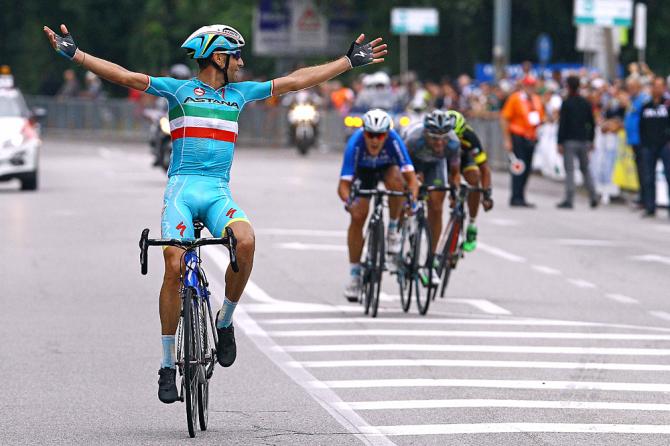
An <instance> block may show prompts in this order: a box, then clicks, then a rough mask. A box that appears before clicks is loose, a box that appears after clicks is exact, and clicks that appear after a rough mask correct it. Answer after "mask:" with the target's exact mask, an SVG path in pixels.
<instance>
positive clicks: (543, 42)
mask: <svg viewBox="0 0 670 446" xmlns="http://www.w3.org/2000/svg"><path fill="white" fill-rule="evenodd" d="M536 47H537V48H536V49H537V60H538V61H539V62H540V63H541V64H542V65H544V64H546V63H547V62H549V61H550V60H551V49H552V44H551V37H549V35H548V34H545V33H542V34H540V35H539V36H537V43H536Z"/></svg>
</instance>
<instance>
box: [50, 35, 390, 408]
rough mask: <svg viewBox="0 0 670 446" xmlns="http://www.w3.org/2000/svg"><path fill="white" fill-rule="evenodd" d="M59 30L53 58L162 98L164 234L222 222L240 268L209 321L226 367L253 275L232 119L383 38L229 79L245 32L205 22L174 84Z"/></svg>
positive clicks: (174, 301)
mask: <svg viewBox="0 0 670 446" xmlns="http://www.w3.org/2000/svg"><path fill="white" fill-rule="evenodd" d="M60 31H61V34H62V35H59V34H57V33H55V32H54V31H52V30H51V29H49V28H48V27H46V26H45V27H44V33H45V34H46V36H47V38H48V40H49V42H50V44H51V46H52V47H53V48H54V50H56V52H58V53H59V54H60V55H62V56H64V57H65V58H67V59H69V60H71V61H73V62H74V63H76V64H77V65H80V66H83V67H84V68H85V69H87V70H89V71H92V72H93V73H95V74H97V75H98V76H100V77H101V78H103V79H106V80H108V81H110V82H114V83H116V84H119V85H122V86H124V87H127V88H133V89H136V90H141V91H145V92H147V93H149V94H152V95H155V96H162V97H164V98H166V99H167V100H168V103H169V107H170V111H169V117H170V128H171V136H172V143H173V151H172V159H171V163H170V169H169V171H168V176H169V180H168V185H167V188H166V191H165V196H164V206H163V216H162V219H161V227H162V237H163V238H176V239H187V238H193V236H194V235H193V234H194V229H193V219H194V218H199V219H200V220H202V221H203V222H204V223H205V225H206V226H207V229H208V230H209V231H210V232H211V233H212V235H214V236H216V237H220V236H222V233H223V231H224V229H225V228H226V227H228V226H230V228H231V229H232V230H233V231H234V233H235V236H236V237H237V240H238V242H237V256H238V263H239V268H240V271H239V273H236V274H234V273H232V271H231V270H230V269H229V270H228V271H227V272H226V290H225V294H226V295H225V299H224V302H223V306H222V308H221V310H220V311H219V312H218V315H217V324H216V325H217V331H218V339H219V342H218V344H217V357H218V361H219V363H220V364H221V365H222V366H224V367H228V366H230V365H232V363H233V362H234V361H235V357H236V352H237V349H236V345H235V335H234V331H233V325H232V315H233V311H234V309H235V306H236V304H237V302H238V301H239V299H240V296H241V295H242V292H243V290H244V287H245V285H246V283H247V280H248V279H249V275H250V274H251V268H252V264H253V257H254V249H255V244H254V231H253V229H252V227H251V224H250V223H249V219H248V217H247V215H246V214H245V212H244V211H243V210H242V209H241V208H240V207H239V206H237V204H235V202H234V201H233V199H232V196H231V193H230V188H229V186H228V183H229V181H230V167H231V164H232V154H233V151H234V147H235V141H236V139H237V120H238V115H239V113H240V112H241V110H242V108H243V107H244V105H245V104H246V103H247V102H251V101H256V100H261V99H265V98H267V97H269V96H271V95H274V96H278V95H282V94H284V93H288V92H290V91H297V90H302V89H305V88H309V87H313V86H315V85H318V84H320V83H322V82H325V81H327V80H329V79H331V78H333V77H335V76H338V75H339V74H342V73H344V72H345V71H348V70H350V69H352V68H354V67H358V66H362V65H367V64H373V63H380V62H383V61H384V56H385V55H386V53H387V51H386V45H385V44H383V43H382V39H381V38H377V39H375V40H373V41H371V42H368V43H364V39H365V36H364V35H363V34H361V35H359V36H358V38H357V39H356V40H355V41H354V42H352V43H351V46H350V47H349V50H348V51H347V53H346V55H344V56H342V57H340V58H339V59H337V60H334V61H332V62H328V63H325V64H323V65H318V66H312V67H306V68H301V69H299V70H297V71H294V72H293V73H290V74H288V75H286V76H283V77H280V78H277V79H273V80H271V81H267V82H236V77H237V74H238V71H239V70H240V69H241V68H242V67H243V66H244V63H243V60H242V51H241V50H242V47H244V45H245V41H244V38H243V37H242V35H241V34H240V33H239V32H238V31H237V30H235V29H234V28H233V27H230V26H227V25H211V26H204V27H202V28H199V29H198V30H196V31H195V32H194V33H193V34H191V35H190V36H189V37H188V38H187V39H186V41H185V42H184V43H183V44H182V48H184V49H186V51H187V54H188V55H189V56H190V57H191V58H193V59H195V61H196V62H197V63H198V66H199V68H200V70H199V72H198V74H197V76H196V77H194V78H192V79H185V80H179V79H174V78H171V77H151V76H148V75H146V74H143V73H137V72H133V71H130V70H127V69H125V68H123V67H121V66H119V65H117V64H115V63H112V62H109V61H106V60H103V59H100V58H98V57H95V56H93V55H91V54H89V53H86V52H84V51H82V50H81V49H79V48H78V47H77V44H76V43H75V41H74V39H73V37H72V35H71V34H70V33H69V32H68V29H67V27H66V26H65V25H61V26H60ZM181 254H182V251H181V250H180V249H179V248H174V247H168V248H167V249H165V251H164V259H165V276H164V278H163V286H162V288H161V292H160V304H159V308H160V319H161V330H162V335H163V336H162V344H163V361H162V363H161V368H160V370H159V380H158V397H159V399H160V400H161V401H162V402H164V403H172V402H174V401H177V398H178V393H177V387H176V385H175V360H174V346H175V339H174V338H175V336H174V335H175V331H176V329H177V323H178V320H179V312H180V304H181V302H180V299H179V293H178V292H179V276H180V271H181V270H183V269H184V266H183V262H182V260H181Z"/></svg>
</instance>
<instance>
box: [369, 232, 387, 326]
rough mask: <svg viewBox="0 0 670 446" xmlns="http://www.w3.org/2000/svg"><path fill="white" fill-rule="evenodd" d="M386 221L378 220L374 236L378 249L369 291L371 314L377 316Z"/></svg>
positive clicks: (382, 270) (382, 269) (384, 252)
mask: <svg viewBox="0 0 670 446" xmlns="http://www.w3.org/2000/svg"><path fill="white" fill-rule="evenodd" d="M383 225H384V223H383V222H382V220H379V221H377V223H376V225H375V227H376V229H375V231H374V236H375V238H376V242H375V245H376V247H377V251H376V253H375V256H374V257H373V259H374V262H373V268H372V270H373V271H374V274H373V275H372V276H371V279H372V280H371V281H370V287H369V288H368V292H369V293H370V307H371V310H372V311H371V316H372V317H377V311H378V310H379V294H380V292H381V289H382V274H383V273H384V258H385V254H386V249H385V244H384V226H383Z"/></svg>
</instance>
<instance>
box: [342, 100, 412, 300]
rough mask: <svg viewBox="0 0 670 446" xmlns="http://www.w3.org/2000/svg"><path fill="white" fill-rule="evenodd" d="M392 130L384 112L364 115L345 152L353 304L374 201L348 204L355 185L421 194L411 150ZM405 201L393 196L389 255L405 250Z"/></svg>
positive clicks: (348, 288)
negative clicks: (402, 217) (402, 231)
mask: <svg viewBox="0 0 670 446" xmlns="http://www.w3.org/2000/svg"><path fill="white" fill-rule="evenodd" d="M391 127H392V120H391V117H390V116H389V114H388V113H386V112H385V111H384V110H381V109H373V110H370V111H368V112H367V113H366V114H365V115H364V116H363V128H361V129H359V130H357V131H356V132H354V134H353V135H351V137H350V138H349V142H348V143H347V148H346V150H345V151H344V160H343V162H342V171H341V173H340V182H339V185H338V188H337V193H338V195H339V196H340V199H341V200H342V201H343V202H345V203H347V210H348V211H349V213H350V214H351V223H350V224H349V231H348V234H347V244H348V245H349V262H350V279H349V283H348V285H347V286H346V288H345V290H344V296H345V297H346V298H347V300H349V301H350V302H356V301H357V300H358V295H359V293H360V289H361V275H360V274H361V264H360V262H361V253H362V251H363V226H364V225H365V219H366V218H367V215H368V210H369V207H370V200H369V199H368V198H363V197H360V198H358V199H357V200H356V201H355V202H354V203H351V204H349V203H348V200H349V194H350V193H351V183H352V182H353V181H354V180H356V179H357V180H360V182H361V189H375V188H376V187H377V184H378V183H379V182H380V181H383V182H384V185H385V186H386V188H387V189H389V190H395V191H402V190H404V188H405V183H407V186H408V187H409V190H410V191H411V192H412V194H413V196H414V198H416V196H417V193H418V188H419V186H418V182H417V180H416V175H415V173H414V166H413V165H412V161H411V160H410V158H409V155H408V153H407V148H406V147H405V144H404V143H403V141H402V138H401V137H400V135H398V133H397V132H396V131H395V130H393V129H392V128H391ZM403 180H404V181H403ZM402 201H403V198H402V197H389V225H388V232H387V242H386V246H387V251H388V253H389V254H397V253H398V252H400V248H401V246H400V245H401V240H400V233H399V232H398V219H399V218H400V212H401V211H402Z"/></svg>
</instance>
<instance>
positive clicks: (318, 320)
mask: <svg viewBox="0 0 670 446" xmlns="http://www.w3.org/2000/svg"><path fill="white" fill-rule="evenodd" d="M345 308H355V307H345ZM247 310H248V308H247ZM389 312H391V313H392V312H393V311H389ZM396 312H398V313H400V312H399V311H396ZM258 322H259V323H262V324H268V325H299V324H318V325H322V324H337V325H340V324H372V325H384V324H394V325H396V324H397V325H416V324H418V325H522V326H549V327H552V326H553V327H609V328H625V329H634V330H658V331H662V332H670V328H665V327H653V326H642V325H626V324H609V323H606V322H582V321H563V320H556V319H535V318H532V319H531V318H528V319H527V318H518V319H517V318H512V319H497V318H495V319H494V318H485V319H473V318H468V319H465V318H453V317H452V318H437V317H435V318H433V317H420V318H419V317H403V318H391V319H389V318H374V319H373V318H369V317H315V318H278V319H262V320H260V321H258Z"/></svg>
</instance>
